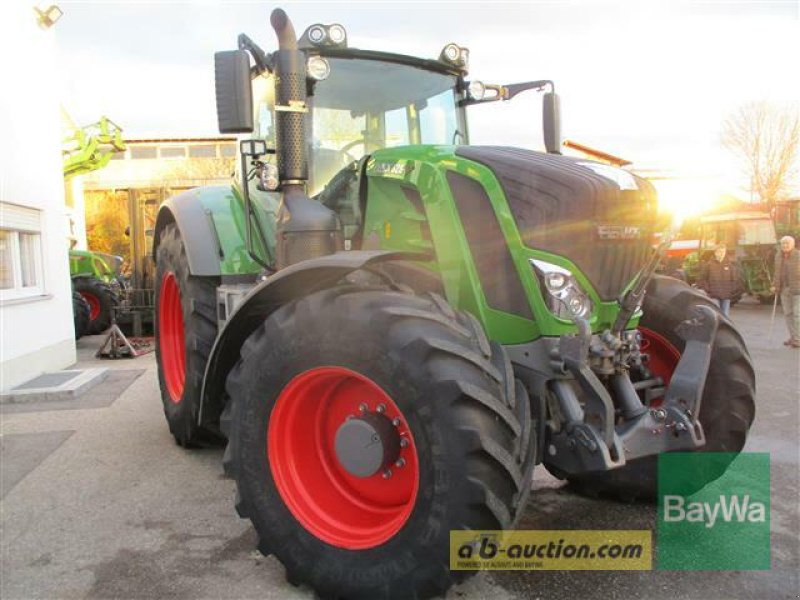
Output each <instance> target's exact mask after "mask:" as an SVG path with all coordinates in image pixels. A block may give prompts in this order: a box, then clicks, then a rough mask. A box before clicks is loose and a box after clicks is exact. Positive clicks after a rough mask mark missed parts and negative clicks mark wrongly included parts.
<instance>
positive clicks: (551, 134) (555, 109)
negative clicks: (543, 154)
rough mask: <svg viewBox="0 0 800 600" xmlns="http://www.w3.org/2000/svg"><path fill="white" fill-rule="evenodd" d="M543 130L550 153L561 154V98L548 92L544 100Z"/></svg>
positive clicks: (545, 145)
mask: <svg viewBox="0 0 800 600" xmlns="http://www.w3.org/2000/svg"><path fill="white" fill-rule="evenodd" d="M542 131H543V132H544V147H545V148H546V149H547V153H548V154H561V100H560V99H559V97H558V94H556V93H555V92H547V93H546V94H545V95H544V98H543V100H542Z"/></svg>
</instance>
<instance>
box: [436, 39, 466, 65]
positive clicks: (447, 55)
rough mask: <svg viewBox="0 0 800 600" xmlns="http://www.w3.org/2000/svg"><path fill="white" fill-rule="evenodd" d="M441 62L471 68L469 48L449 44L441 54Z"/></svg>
mask: <svg viewBox="0 0 800 600" xmlns="http://www.w3.org/2000/svg"><path fill="white" fill-rule="evenodd" d="M439 60H441V61H444V62H447V63H450V64H452V65H456V66H459V67H463V68H464V69H465V70H466V69H467V67H469V48H462V47H461V46H459V45H458V44H452V43H451V44H447V46H445V47H444V48H442V52H441V54H439Z"/></svg>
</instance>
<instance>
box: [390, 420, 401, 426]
mask: <svg viewBox="0 0 800 600" xmlns="http://www.w3.org/2000/svg"><path fill="white" fill-rule="evenodd" d="M392 425H394V426H395V427H400V419H398V418H395V419H394V420H393V421H392Z"/></svg>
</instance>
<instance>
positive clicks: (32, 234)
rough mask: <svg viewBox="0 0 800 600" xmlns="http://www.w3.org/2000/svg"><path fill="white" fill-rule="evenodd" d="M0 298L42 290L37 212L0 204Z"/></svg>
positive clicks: (40, 249)
mask: <svg viewBox="0 0 800 600" xmlns="http://www.w3.org/2000/svg"><path fill="white" fill-rule="evenodd" d="M0 212H1V213H2V218H1V219H0V300H9V299H14V298H24V297H26V296H39V295H41V294H43V293H44V277H43V272H42V239H41V233H40V229H41V215H40V212H39V211H38V210H35V209H31V208H25V207H21V206H15V205H12V204H5V203H0Z"/></svg>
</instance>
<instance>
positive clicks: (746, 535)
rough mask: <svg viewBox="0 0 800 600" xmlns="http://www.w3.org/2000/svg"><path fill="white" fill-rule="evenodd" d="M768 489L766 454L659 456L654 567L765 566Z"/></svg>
mask: <svg viewBox="0 0 800 600" xmlns="http://www.w3.org/2000/svg"><path fill="white" fill-rule="evenodd" d="M702 481H711V483H709V484H708V485H706V486H705V487H702V488H701V489H697V488H698V487H699V485H698V482H702ZM769 487H770V475H769V455H768V454H764V453H743V454H735V453H720V452H695V453H678V452H674V453H667V454H662V455H660V456H659V457H658V496H659V498H658V528H657V533H658V537H657V552H658V568H659V569H686V570H747V569H751V570H757V569H769V567H770V531H769V510H770V502H769V498H770V493H769Z"/></svg>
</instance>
